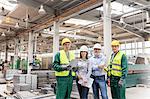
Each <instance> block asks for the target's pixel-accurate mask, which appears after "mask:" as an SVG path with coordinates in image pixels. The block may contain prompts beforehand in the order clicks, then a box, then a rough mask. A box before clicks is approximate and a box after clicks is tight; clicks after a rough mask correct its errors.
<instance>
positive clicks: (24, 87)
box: [13, 74, 37, 92]
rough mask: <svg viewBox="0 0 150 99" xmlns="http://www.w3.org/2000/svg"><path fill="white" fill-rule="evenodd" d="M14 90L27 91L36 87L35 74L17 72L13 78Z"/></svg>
mask: <svg viewBox="0 0 150 99" xmlns="http://www.w3.org/2000/svg"><path fill="white" fill-rule="evenodd" d="M13 83H14V91H15V92H18V91H29V90H36V89H37V75H32V74H17V75H14V79H13Z"/></svg>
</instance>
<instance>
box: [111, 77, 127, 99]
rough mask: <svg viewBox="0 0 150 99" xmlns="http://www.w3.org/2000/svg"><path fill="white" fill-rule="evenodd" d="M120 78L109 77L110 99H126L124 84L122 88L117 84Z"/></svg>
mask: <svg viewBox="0 0 150 99" xmlns="http://www.w3.org/2000/svg"><path fill="white" fill-rule="evenodd" d="M119 80H120V77H117V76H111V77H110V88H111V95H112V99H126V97H125V89H126V87H125V82H124V83H123V85H122V86H120V85H119V84H118V82H119Z"/></svg>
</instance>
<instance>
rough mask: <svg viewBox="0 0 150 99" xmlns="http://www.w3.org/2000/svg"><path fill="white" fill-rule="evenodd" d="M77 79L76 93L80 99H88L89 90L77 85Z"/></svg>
mask: <svg viewBox="0 0 150 99" xmlns="http://www.w3.org/2000/svg"><path fill="white" fill-rule="evenodd" d="M78 81H79V80H78V79H77V80H76V83H77V88H78V92H79V95H80V99H88V92H89V88H87V87H84V86H82V85H81V84H79V83H78Z"/></svg>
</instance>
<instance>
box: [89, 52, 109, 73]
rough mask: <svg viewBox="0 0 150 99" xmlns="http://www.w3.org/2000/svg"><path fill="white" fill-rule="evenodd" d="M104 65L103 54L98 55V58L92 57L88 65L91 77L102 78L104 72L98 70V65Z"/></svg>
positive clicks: (104, 58)
mask: <svg viewBox="0 0 150 99" xmlns="http://www.w3.org/2000/svg"><path fill="white" fill-rule="evenodd" d="M105 64H106V57H105V56H104V54H102V53H100V55H99V56H98V57H96V56H92V57H91V58H90V59H89V65H90V66H91V67H92V75H93V76H102V75H105V72H104V70H103V69H100V68H98V66H100V65H105Z"/></svg>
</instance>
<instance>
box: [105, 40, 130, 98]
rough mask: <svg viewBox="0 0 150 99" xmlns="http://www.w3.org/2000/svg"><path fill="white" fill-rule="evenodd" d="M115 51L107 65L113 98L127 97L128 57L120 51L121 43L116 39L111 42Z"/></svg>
mask: <svg viewBox="0 0 150 99" xmlns="http://www.w3.org/2000/svg"><path fill="white" fill-rule="evenodd" d="M111 46H112V50H113V53H112V54H111V57H110V61H109V65H108V67H107V75H108V82H110V83H108V86H110V87H111V95H112V99H126V97H125V89H126V88H125V79H126V77H127V72H128V64H127V58H126V55H125V53H124V52H122V51H119V46H120V43H119V41H118V40H114V41H112V43H111Z"/></svg>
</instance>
